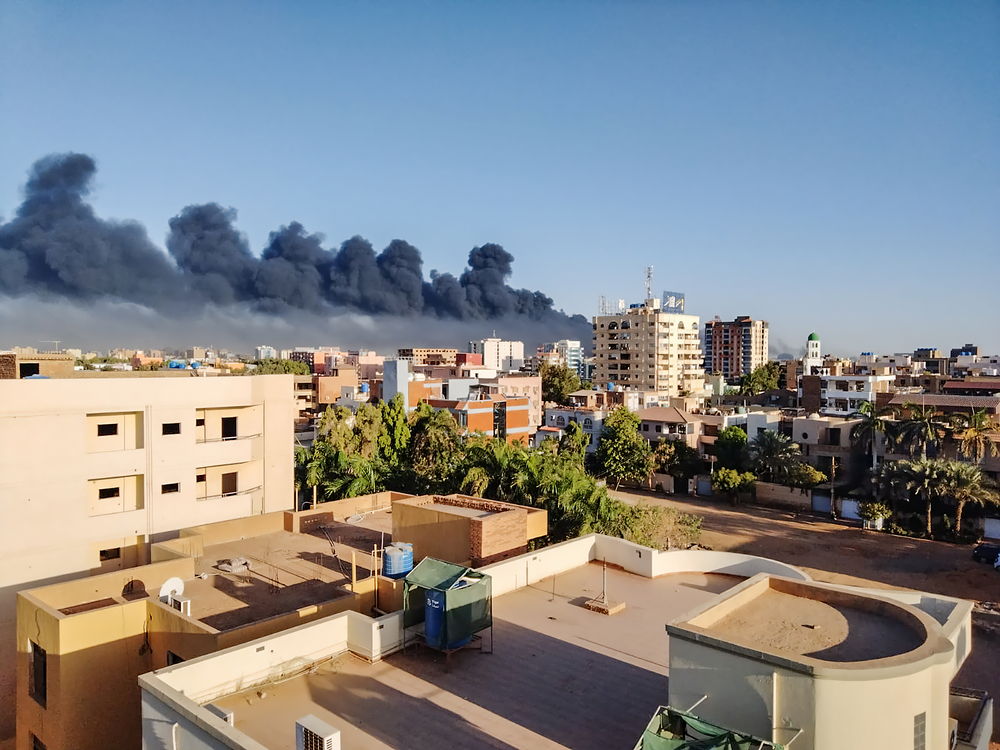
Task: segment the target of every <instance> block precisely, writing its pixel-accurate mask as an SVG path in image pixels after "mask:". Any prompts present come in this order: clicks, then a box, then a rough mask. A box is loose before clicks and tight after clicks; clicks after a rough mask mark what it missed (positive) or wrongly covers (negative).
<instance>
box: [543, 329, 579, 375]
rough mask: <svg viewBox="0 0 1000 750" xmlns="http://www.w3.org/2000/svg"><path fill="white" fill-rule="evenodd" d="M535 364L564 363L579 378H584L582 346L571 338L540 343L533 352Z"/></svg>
mask: <svg viewBox="0 0 1000 750" xmlns="http://www.w3.org/2000/svg"><path fill="white" fill-rule="evenodd" d="M535 362H536V366H537V365H540V364H541V363H542V362H548V363H550V364H560V365H565V366H566V367H568V368H569V369H571V370H573V371H574V372H575V373H576V374H577V375H579V376H580V377H581V378H586V375H587V368H586V364H585V362H584V354H583V346H581V344H580V342H579V341H575V340H573V339H560V340H559V341H553V342H552V343H550V344H542V345H541V346H540V347H538V350H537V352H536V354H535Z"/></svg>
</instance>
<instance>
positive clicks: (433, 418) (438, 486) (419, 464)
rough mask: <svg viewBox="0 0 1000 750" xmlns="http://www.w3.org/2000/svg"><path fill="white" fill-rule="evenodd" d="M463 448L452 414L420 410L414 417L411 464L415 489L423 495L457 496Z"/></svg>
mask: <svg viewBox="0 0 1000 750" xmlns="http://www.w3.org/2000/svg"><path fill="white" fill-rule="evenodd" d="M462 447H463V446H462V440H461V433H460V431H459V428H458V424H457V423H456V422H455V418H454V417H453V416H452V415H451V413H450V412H449V411H447V410H445V409H433V408H431V407H430V406H428V405H427V404H421V405H420V406H418V407H417V408H416V409H415V410H414V412H413V414H412V415H411V416H410V449H409V455H408V463H409V469H410V473H411V475H412V479H413V481H412V487H413V489H414V490H416V491H417V492H420V493H430V492H444V493H447V492H454V491H455V489H454V488H455V487H456V486H457V482H456V477H457V472H458V470H459V468H460V466H461V462H462Z"/></svg>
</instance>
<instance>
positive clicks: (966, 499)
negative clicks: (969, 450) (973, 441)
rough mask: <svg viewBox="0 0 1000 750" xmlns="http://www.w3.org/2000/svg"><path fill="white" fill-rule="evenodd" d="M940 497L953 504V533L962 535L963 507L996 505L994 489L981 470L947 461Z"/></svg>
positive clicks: (971, 465)
mask: <svg viewBox="0 0 1000 750" xmlns="http://www.w3.org/2000/svg"><path fill="white" fill-rule="evenodd" d="M941 495H943V496H945V497H947V498H949V499H951V501H952V502H953V503H954V504H955V533H956V534H961V533H962V516H963V514H964V512H965V507H966V506H967V505H969V504H970V503H971V504H973V505H996V504H997V502H998V497H997V493H996V489H995V488H994V487H992V486H990V485H989V484H988V483H987V481H986V478H985V477H984V476H983V472H982V470H981V469H980V468H979V467H978V466H976V465H974V464H967V463H964V462H962V461H947V462H946V463H945V466H944V486H943V487H942V488H941Z"/></svg>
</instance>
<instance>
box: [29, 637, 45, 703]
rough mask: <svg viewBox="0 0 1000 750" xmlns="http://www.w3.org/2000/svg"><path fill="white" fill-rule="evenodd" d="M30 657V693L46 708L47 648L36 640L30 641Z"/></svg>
mask: <svg viewBox="0 0 1000 750" xmlns="http://www.w3.org/2000/svg"><path fill="white" fill-rule="evenodd" d="M28 650H29V652H30V653H29V657H30V659H31V664H30V665H29V666H28V695H30V696H31V697H32V698H34V699H35V701H36V702H37V703H38V705H40V706H41V707H42V708H45V699H46V693H47V691H48V686H47V684H46V678H47V670H46V663H45V649H44V648H42V647H41V646H39V645H38V644H37V643H35V642H34V641H28Z"/></svg>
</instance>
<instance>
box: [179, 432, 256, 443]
mask: <svg viewBox="0 0 1000 750" xmlns="http://www.w3.org/2000/svg"><path fill="white" fill-rule="evenodd" d="M262 434H263V433H260V432H258V433H257V434H255V435H234V436H233V437H217V438H202V439H201V440H195V441H194V442H195V443H197V444H199V445H200V444H202V443H227V442H229V441H231V440H250V439H252V438H259V437H260V436H261V435H262Z"/></svg>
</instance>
